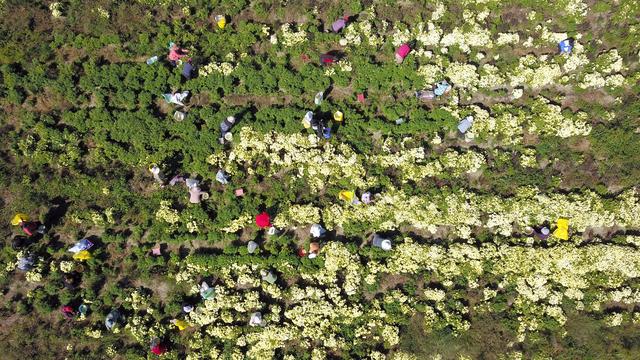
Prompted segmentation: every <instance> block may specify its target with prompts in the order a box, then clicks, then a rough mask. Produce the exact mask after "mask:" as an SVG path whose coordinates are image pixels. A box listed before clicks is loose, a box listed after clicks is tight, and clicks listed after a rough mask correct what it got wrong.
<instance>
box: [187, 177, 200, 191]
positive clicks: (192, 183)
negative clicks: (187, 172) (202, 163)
mask: <svg viewBox="0 0 640 360" xmlns="http://www.w3.org/2000/svg"><path fill="white" fill-rule="evenodd" d="M184 183H185V185H187V187H188V188H189V189H191V188H192V187H196V186H198V184H199V183H200V182H199V181H198V180H196V179H194V178H188V179H187V180H185V182H184Z"/></svg>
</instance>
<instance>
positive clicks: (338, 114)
mask: <svg viewBox="0 0 640 360" xmlns="http://www.w3.org/2000/svg"><path fill="white" fill-rule="evenodd" d="M343 118H344V114H342V111H340V110H337V111H336V112H334V113H333V120H334V121H335V122H337V123H341V122H342V119H343Z"/></svg>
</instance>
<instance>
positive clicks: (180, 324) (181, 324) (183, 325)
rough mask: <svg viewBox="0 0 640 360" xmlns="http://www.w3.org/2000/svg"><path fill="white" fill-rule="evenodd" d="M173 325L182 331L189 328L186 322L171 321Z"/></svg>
mask: <svg viewBox="0 0 640 360" xmlns="http://www.w3.org/2000/svg"><path fill="white" fill-rule="evenodd" d="M171 323H172V324H173V325H175V326H176V327H177V328H178V330H180V331H182V330H184V329H186V328H188V327H189V323H188V322H186V321H184V320H179V319H173V320H171Z"/></svg>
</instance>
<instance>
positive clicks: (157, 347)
mask: <svg viewBox="0 0 640 360" xmlns="http://www.w3.org/2000/svg"><path fill="white" fill-rule="evenodd" d="M151 352H152V353H154V354H156V355H162V354H164V353H166V352H167V347H166V346H165V345H164V344H163V343H162V342H161V341H160V339H158V338H154V339H153V340H151Z"/></svg>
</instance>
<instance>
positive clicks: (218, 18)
mask: <svg viewBox="0 0 640 360" xmlns="http://www.w3.org/2000/svg"><path fill="white" fill-rule="evenodd" d="M216 24H218V27H219V28H220V29H224V27H225V25H227V19H225V17H224V15H216Z"/></svg>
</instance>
